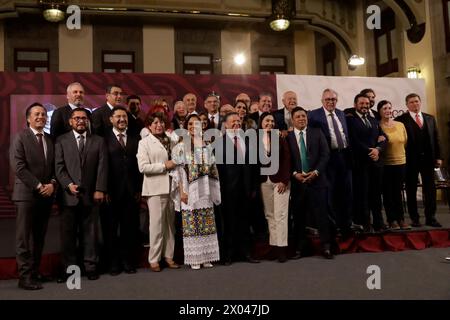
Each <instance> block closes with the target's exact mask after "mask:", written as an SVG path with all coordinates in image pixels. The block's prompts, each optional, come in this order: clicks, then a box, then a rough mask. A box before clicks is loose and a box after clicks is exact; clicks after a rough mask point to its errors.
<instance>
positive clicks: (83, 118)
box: [72, 117, 88, 122]
mask: <svg viewBox="0 0 450 320" xmlns="http://www.w3.org/2000/svg"><path fill="white" fill-rule="evenodd" d="M72 119H73V120H75V121H76V122H80V121H87V119H88V118H87V117H72Z"/></svg>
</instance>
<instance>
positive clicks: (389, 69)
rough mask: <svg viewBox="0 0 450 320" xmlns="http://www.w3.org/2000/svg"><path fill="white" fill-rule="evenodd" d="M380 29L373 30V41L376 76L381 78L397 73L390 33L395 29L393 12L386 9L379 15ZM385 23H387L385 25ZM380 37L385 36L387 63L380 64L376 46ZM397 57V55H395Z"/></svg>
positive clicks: (396, 62)
mask: <svg viewBox="0 0 450 320" xmlns="http://www.w3.org/2000/svg"><path fill="white" fill-rule="evenodd" d="M381 22H382V23H381V29H374V41H375V57H376V66H377V76H378V77H383V76H386V75H388V74H391V73H394V72H398V58H393V52H392V38H391V31H393V30H394V32H395V30H396V28H395V12H394V11H393V10H392V9H390V8H388V9H385V10H384V11H383V12H382V13H381ZM386 22H387V23H386ZM382 36H386V49H387V56H388V61H387V62H385V63H380V51H379V50H380V47H379V45H378V39H379V38H380V37H382ZM397 56H398V55H397Z"/></svg>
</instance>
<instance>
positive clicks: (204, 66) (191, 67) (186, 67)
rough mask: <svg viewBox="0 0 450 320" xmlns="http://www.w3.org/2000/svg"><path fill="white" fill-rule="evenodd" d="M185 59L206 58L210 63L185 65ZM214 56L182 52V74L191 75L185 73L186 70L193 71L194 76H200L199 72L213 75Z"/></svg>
mask: <svg viewBox="0 0 450 320" xmlns="http://www.w3.org/2000/svg"><path fill="white" fill-rule="evenodd" d="M185 57H208V58H209V61H210V63H209V64H206V63H205V64H203V63H185V62H184V61H185ZM213 60H214V55H213V54H212V53H196V52H183V74H192V73H186V70H194V72H195V73H194V74H202V73H201V71H209V74H214V63H213Z"/></svg>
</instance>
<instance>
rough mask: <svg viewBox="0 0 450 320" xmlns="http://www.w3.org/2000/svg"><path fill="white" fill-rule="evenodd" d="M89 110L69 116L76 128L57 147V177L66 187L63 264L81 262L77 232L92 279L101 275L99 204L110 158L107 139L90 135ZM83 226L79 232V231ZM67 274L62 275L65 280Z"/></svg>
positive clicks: (58, 140) (72, 125)
mask: <svg viewBox="0 0 450 320" xmlns="http://www.w3.org/2000/svg"><path fill="white" fill-rule="evenodd" d="M87 121H88V111H86V110H85V109H83V108H76V109H74V110H72V114H71V117H70V119H69V123H70V126H71V127H72V131H70V132H67V133H66V134H64V135H62V136H60V137H59V138H58V139H57V141H56V146H55V154H56V156H55V168H56V169H55V171H56V178H57V180H58V182H59V184H60V185H61V188H63V190H64V194H63V211H62V216H61V243H62V257H63V265H64V267H65V268H67V267H68V266H69V265H74V264H76V263H77V259H76V257H77V254H76V253H77V250H76V243H77V234H80V237H81V238H80V239H79V243H80V244H81V246H82V248H83V262H84V268H85V272H86V274H87V277H88V279H89V280H96V279H98V278H99V275H98V271H97V263H98V252H97V251H98V249H97V246H98V230H99V227H98V223H99V218H98V204H100V203H102V202H103V200H104V197H105V192H106V189H107V176H108V159H107V150H106V147H105V143H104V141H103V139H102V138H101V137H99V136H96V135H91V134H88V132H87V130H86V128H87ZM78 229H79V232H78ZM65 278H67V276H62V277H61V278H59V279H58V280H59V281H58V282H64V280H65Z"/></svg>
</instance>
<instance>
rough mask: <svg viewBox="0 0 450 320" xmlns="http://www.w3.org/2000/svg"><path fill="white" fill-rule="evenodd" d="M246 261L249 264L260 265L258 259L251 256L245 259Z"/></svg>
mask: <svg viewBox="0 0 450 320" xmlns="http://www.w3.org/2000/svg"><path fill="white" fill-rule="evenodd" d="M245 261H247V262H248V263H260V261H259V260H258V259H254V258H252V257H251V256H247V257H245Z"/></svg>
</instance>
